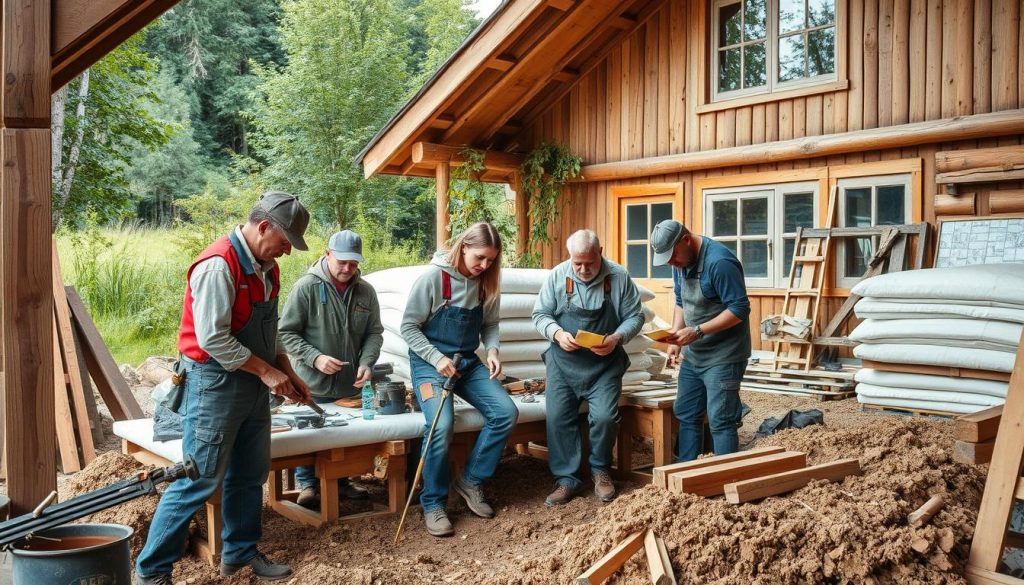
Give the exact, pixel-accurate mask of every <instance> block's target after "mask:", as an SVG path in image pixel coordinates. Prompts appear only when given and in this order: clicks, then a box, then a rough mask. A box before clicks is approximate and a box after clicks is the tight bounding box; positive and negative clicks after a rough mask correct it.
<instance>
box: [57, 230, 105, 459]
mask: <svg viewBox="0 0 1024 585" xmlns="http://www.w3.org/2000/svg"><path fill="white" fill-rule="evenodd" d="M53 309H54V316H55V318H56V320H57V329H56V333H57V335H58V337H59V344H58V346H57V347H58V348H59V349H60V352H59V353H58V355H56V356H55V358H54V359H55V360H57V359H61V357H63V361H64V364H65V366H66V367H65V368H64V369H65V370H66V375H67V380H68V385H67V386H68V390H70V391H71V398H72V401H71V406H72V413H71V414H72V415H73V417H74V422H75V425H76V426H77V428H78V435H79V438H78V444H79V445H80V446H81V448H82V463H83V465H88V464H90V463H92V460H93V459H95V458H96V447H95V446H94V445H93V441H92V425H91V424H90V423H89V409H88V407H87V406H86V398H85V383H84V380H83V379H82V370H81V368H80V367H79V364H78V351H77V348H76V347H75V338H74V336H75V333H74V326H72V325H71V309H70V308H68V298H67V296H66V294H65V292H64V279H63V278H62V277H61V271H60V258H58V256H57V240H56V239H54V240H53ZM63 381H64V378H63V377H62V378H61V382H63ZM89 392H90V393H91V392H92V390H91V389H90V390H89ZM57 424H58V425H59V424H61V421H60V420H58V421H57Z"/></svg>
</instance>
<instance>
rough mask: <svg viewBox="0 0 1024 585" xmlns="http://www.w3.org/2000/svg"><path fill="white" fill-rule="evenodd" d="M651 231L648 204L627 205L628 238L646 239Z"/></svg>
mask: <svg viewBox="0 0 1024 585" xmlns="http://www.w3.org/2000/svg"><path fill="white" fill-rule="evenodd" d="M650 235H651V232H649V231H647V206H646V205H627V206H626V239H627V240H646V239H647V237H648V236H650Z"/></svg>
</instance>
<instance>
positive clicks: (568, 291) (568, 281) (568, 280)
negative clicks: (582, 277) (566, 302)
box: [565, 276, 575, 297]
mask: <svg viewBox="0 0 1024 585" xmlns="http://www.w3.org/2000/svg"><path fill="white" fill-rule="evenodd" d="M574 286H575V285H574V284H573V281H572V277H571V276H566V277H565V296H567V297H571V296H572V290H573V287H574Z"/></svg>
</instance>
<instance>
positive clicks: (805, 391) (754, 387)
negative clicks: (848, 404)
mask: <svg viewBox="0 0 1024 585" xmlns="http://www.w3.org/2000/svg"><path fill="white" fill-rule="evenodd" d="M740 390H746V391H747V392H762V393H765V394H781V395H783V396H801V397H803V398H815V399H817V400H820V401H825V400H846V399H847V398H853V397H854V396H856V395H857V393H856V392H854V391H852V390H847V391H839V392H836V391H828V390H815V389H813V388H800V387H796V386H784V385H770V384H751V383H748V382H746V381H744V382H743V383H742V384H740Z"/></svg>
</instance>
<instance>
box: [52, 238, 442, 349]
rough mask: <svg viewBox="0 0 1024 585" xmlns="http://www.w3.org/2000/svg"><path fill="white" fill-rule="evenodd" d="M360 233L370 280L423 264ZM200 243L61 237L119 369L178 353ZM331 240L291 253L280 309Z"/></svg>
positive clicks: (72, 276) (66, 260) (71, 278)
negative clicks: (189, 281)
mask: <svg viewBox="0 0 1024 585" xmlns="http://www.w3.org/2000/svg"><path fill="white" fill-rule="evenodd" d="M359 229H363V231H361V232H360V233H361V234H362V235H363V237H364V256H365V257H366V262H365V263H364V264H363V266H362V268H363V272H364V273H369V272H373V271H376V270H382V269H384V268H391V267H393V266H407V265H412V264H419V263H421V262H423V261H424V259H423V258H420V257H419V255H418V254H417V253H416V252H415V246H413V245H401V244H396V243H395V242H393V241H392V239H391V237H390V235H389V234H387V233H386V232H384V231H383V230H379V229H378V230H375V229H374V228H372V227H371V226H370V224H369V223H368V222H367V223H366V224H365V227H364V226H363V225H361V226H359V227H357V230H359ZM202 235H204V236H205V235H206V234H205V233H204V234H202ZM221 235H222V234H221ZM196 236H197V230H196V228H195V227H194V226H188V225H181V226H178V227H175V228H161V229H137V228H135V227H133V226H123V227H119V228H98V227H96V226H94V225H92V226H88V227H86V228H85V229H84V230H82V231H78V232H63V231H62V232H58V234H57V249H58V253H59V254H60V258H61V267H62V271H63V276H64V281H65V284H69V285H72V286H74V287H75V288H76V289H77V291H78V293H79V295H81V297H82V299H83V301H84V302H85V304H86V306H87V307H88V308H89V313H90V315H91V316H92V318H93V320H94V321H95V322H96V327H97V328H98V329H99V331H100V333H101V334H102V336H103V339H104V342H105V343H106V344H107V346H108V347H109V348H110V350H111V352H112V353H113V354H114V359H115V360H117V362H118V363H129V364H133V365H138V364H139V363H141V362H142V361H143V360H145V358H147V357H149V356H153V355H175V354H176V353H177V350H176V349H175V345H176V343H177V332H178V326H179V324H180V321H181V308H182V302H183V298H184V292H185V275H186V273H187V271H188V267H189V266H190V265H191V263H192V261H193V259H194V257H195V255H196V254H197V253H198V251H197V250H196V247H197V246H198V242H199V240H198V239H197V237H196ZM329 236H330V230H328V229H326V228H324V227H322V226H318V225H316V224H311V225H310V229H309V230H308V231H307V234H306V242H307V243H308V244H309V252H299V251H293V252H292V254H291V255H289V256H285V257H283V258H280V259H279V260H278V264H279V266H280V269H281V303H282V304H283V303H284V301H285V299H286V297H287V294H288V291H289V290H290V289H291V287H292V285H293V284H294V283H295V281H296V280H298V278H299V277H300V276H302V275H303V274H304V273H305V272H306V271H307V270H308V269H309V266H310V265H311V264H312V263H313V262H314V261H315V260H316V259H317V258H319V256H320V254H321V253H322V252H323V250H324V249H325V248H326V242H327V239H328V237H329ZM213 239H215V238H214V237H210V238H209V239H208V240H206V244H209V243H210V242H211V241H212V240H213ZM203 246H205V244H204V245H203ZM201 249H202V248H201V247H200V248H199V250H201Z"/></svg>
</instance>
